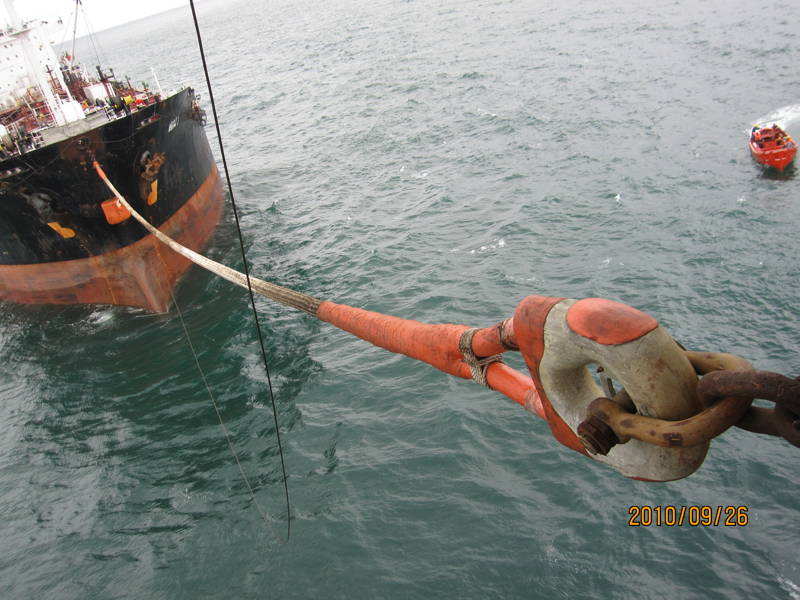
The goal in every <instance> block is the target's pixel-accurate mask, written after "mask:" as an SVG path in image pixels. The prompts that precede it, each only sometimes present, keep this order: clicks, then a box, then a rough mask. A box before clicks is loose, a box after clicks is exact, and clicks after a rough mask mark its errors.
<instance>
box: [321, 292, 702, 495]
mask: <svg viewBox="0 0 800 600" xmlns="http://www.w3.org/2000/svg"><path fill="white" fill-rule="evenodd" d="M316 316H317V317H318V318H319V319H321V320H323V321H326V322H328V323H330V324H332V325H334V326H336V327H338V328H339V329H342V330H344V331H347V332H349V333H352V334H354V335H356V336H358V337H360V338H361V339H364V340H366V341H368V342H370V343H372V344H374V345H376V346H380V347H381V348H385V349H386V350H389V351H391V352H396V353H401V354H405V355H406V356H409V357H411V358H415V359H417V360H421V361H423V362H426V363H428V364H430V365H433V366H434V367H436V368H437V369H440V370H442V371H444V372H445V373H449V374H451V375H455V376H457V377H463V378H465V379H470V378H473V370H472V369H471V368H470V364H469V363H474V362H475V359H478V360H480V358H481V357H490V356H492V355H497V354H501V353H503V352H505V351H507V350H515V349H519V351H520V352H521V353H522V356H523V358H524V359H525V363H526V364H527V366H528V369H529V371H530V376H528V375H523V374H522V373H519V372H518V371H516V370H514V369H512V368H510V367H508V366H507V365H505V364H503V363H502V362H499V361H497V360H495V361H493V362H489V363H488V364H487V365H484V366H483V367H481V369H482V370H484V371H485V383H486V385H488V387H490V388H492V389H494V390H497V391H498V392H501V393H502V394H504V395H506V396H508V397H509V398H511V399H512V400H514V401H516V402H518V403H519V404H521V405H523V406H525V407H526V408H528V409H529V410H530V411H532V412H533V413H535V414H536V415H538V416H539V417H541V418H543V419H545V420H546V421H547V423H548V424H549V426H550V429H551V431H552V433H553V435H554V436H555V438H556V439H557V440H558V441H559V442H561V443H562V444H564V445H565V446H568V447H569V448H572V449H573V450H576V451H578V452H580V453H582V454H587V455H588V453H587V451H586V449H585V447H584V443H583V442H582V441H581V439H580V437H579V436H578V433H577V432H578V426H579V425H580V424H581V422H582V421H583V420H584V419H585V417H586V414H587V409H588V406H589V404H590V403H591V402H592V401H593V400H594V399H596V398H598V397H601V396H604V395H605V393H604V392H603V390H602V389H601V388H600V387H599V386H598V385H597V383H596V382H595V381H594V378H593V377H592V374H591V373H590V371H589V370H588V369H587V366H588V365H599V366H603V368H604V370H605V372H606V373H608V374H610V375H611V376H612V377H613V378H614V379H616V380H618V381H619V382H620V383H621V384H622V385H623V386H624V388H625V389H626V390H627V391H628V393H629V394H630V397H631V398H635V399H637V400H635V401H634V402H635V408H636V410H637V412H638V413H640V414H643V415H648V416H651V417H657V418H661V419H668V420H677V419H685V418H688V417H690V416H692V415H694V414H696V413H698V412H700V411H701V410H702V408H703V407H702V406H701V405H700V403H699V400H698V397H697V393H696V387H697V375H696V374H695V371H694V368H693V367H692V365H691V364H690V362H689V359H688V358H687V357H686V354H685V352H683V351H682V350H681V349H680V348H679V346H678V345H677V344H676V343H675V342H674V340H672V338H671V337H670V336H669V335H668V334H667V333H666V332H665V331H664V330H663V329H662V328H661V327H660V326H659V325H658V322H657V321H656V320H655V319H653V318H652V317H650V316H648V315H646V314H644V313H642V312H640V311H638V310H636V309H634V308H631V307H629V306H626V305H624V304H620V303H618V302H613V301H610V300H604V299H600V298H589V299H584V300H578V301H575V300H567V299H563V298H550V297H545V296H529V297H528V298H525V299H524V300H523V301H522V302H521V303H520V304H519V306H518V307H517V309H516V311H515V313H514V316H513V317H512V318H511V319H507V320H505V321H503V322H501V323H498V324H497V325H494V326H492V327H486V328H484V329H478V330H477V331H474V333H473V335H472V339H471V344H470V347H469V348H467V349H466V351H464V352H462V350H461V348H463V345H462V343H463V336H464V335H465V333H466V332H469V331H470V328H469V327H467V326H465V325H430V324H426V323H420V322H417V321H410V320H407V319H401V318H398V317H392V316H387V315H383V314H379V313H374V312H370V311H366V310H362V309H359V308H353V307H351V306H345V305H341V304H335V303H333V302H328V301H325V302H322V303H321V304H320V305H319V308H318V309H317V312H316ZM470 349H471V352H470ZM707 451H708V443H707V442H706V443H702V444H699V445H696V446H693V447H689V448H683V447H661V446H655V445H651V444H646V443H644V442H640V441H638V440H634V439H631V440H629V441H627V443H625V444H621V445H617V446H615V447H613V448H611V450H610V452H608V454H607V455H599V454H593V455H591V456H592V458H594V459H596V460H599V461H601V462H604V463H607V464H609V465H611V466H613V467H614V468H616V469H618V470H619V471H621V472H622V473H623V474H624V475H626V476H628V477H633V478H637V479H646V480H651V481H666V480H672V479H679V478H681V477H686V476H687V475H689V474H691V473H693V472H694V471H695V470H696V469H697V468H698V467H699V466H700V465H701V464H702V462H703V459H704V458H705V455H706V452H707Z"/></svg>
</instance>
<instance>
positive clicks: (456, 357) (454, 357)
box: [95, 162, 800, 481]
mask: <svg viewBox="0 0 800 600" xmlns="http://www.w3.org/2000/svg"><path fill="white" fill-rule="evenodd" d="M95 169H96V170H97V173H98V175H99V176H100V178H101V179H102V180H103V181H104V182H105V184H106V185H107V186H108V187H109V189H110V190H111V191H112V192H113V193H114V195H115V197H117V198H118V199H119V201H120V202H121V203H122V204H123V205H124V206H125V207H126V208H127V209H128V210H129V211H130V212H131V214H132V215H133V216H134V217H135V218H136V219H137V220H138V221H139V222H140V223H141V224H142V225H143V226H144V227H145V228H146V229H147V230H148V231H149V232H150V233H152V234H153V235H154V236H155V237H157V238H158V239H159V240H161V241H162V242H164V243H165V244H167V245H168V246H169V247H170V248H172V249H173V250H175V251H176V252H178V253H180V254H181V255H183V256H185V257H186V258H188V259H189V260H191V261H193V262H195V263H196V264H198V265H199V266H201V267H203V268H205V269H208V270H210V271H211V272H213V273H215V274H217V275H219V276H221V277H223V278H225V279H227V280H228V281H231V282H232V283H234V284H236V285H240V286H242V287H245V285H246V283H245V280H244V276H243V275H242V274H241V273H238V272H237V271H234V270H233V269H231V268H229V267H226V266H225V265H222V264H220V263H217V262H215V261H212V260H210V259H208V258H205V257H203V256H202V255H200V254H198V253H197V252H194V251H192V250H189V249H188V248H185V247H183V246H181V245H180V244H179V243H178V242H176V241H174V240H172V239H170V238H169V237H168V236H166V235H164V234H163V233H162V232H160V231H159V230H158V229H156V228H155V227H153V226H152V225H151V224H150V223H148V222H147V221H146V219H144V218H143V217H141V215H139V214H138V213H137V212H136V211H135V210H134V209H133V208H132V207H131V206H130V204H128V202H127V201H126V200H125V199H124V198H123V197H122V196H121V195H120V194H119V193H118V192H117V190H116V189H115V188H114V187H113V185H112V184H111V182H110V181H109V180H108V178H107V177H106V175H105V173H104V172H103V170H102V168H100V165H99V164H97V163H96V162H95ZM250 281H251V285H252V289H253V290H254V291H255V292H256V293H258V294H261V295H263V296H266V297H267V298H270V299H272V300H275V301H277V302H280V303H282V304H284V305H286V306H290V307H292V308H296V309H298V310H302V311H303V312H306V313H308V314H310V315H313V316H315V317H316V318H317V319H319V320H321V321H324V322H326V323H330V324H331V325H333V326H334V327H337V328H338V329H341V330H342V331H346V332H348V333H351V334H352V335H355V336H357V337H359V338H361V339H363V340H365V341H367V342H369V343H371V344H373V345H375V346H378V347H381V348H385V349H386V350H389V351H390V352H394V353H398V354H404V355H406V356H408V357H410V358H413V359H416V360H420V361H422V362H425V363H427V364H429V365H431V366H433V367H435V368H437V369H439V370H440V371H443V372H445V373H449V374H450V375H454V376H456V377H461V378H463V379H473V380H474V381H476V382H477V383H480V384H481V385H484V386H487V387H489V388H490V389H492V390H495V391H497V392H499V393H501V394H503V395H505V396H506V397H508V398H510V399H512V400H514V401H515V402H517V403H518V404H520V405H522V406H523V407H525V408H527V409H528V410H530V411H531V412H533V413H534V414H536V415H537V416H539V417H541V418H542V419H544V420H545V421H546V422H547V424H548V425H549V427H550V430H551V432H552V434H553V436H554V437H555V438H556V439H557V440H558V441H559V442H560V443H561V444H563V445H564V446H567V447H568V448H571V449H573V450H576V451H577V452H580V453H581V454H584V455H585V456H590V457H591V458H593V459H594V460H597V461H599V462H603V463H605V464H608V465H610V466H612V467H613V468H615V469H617V470H618V471H620V472H621V473H622V474H623V475H625V476H627V477H632V478H636V479H643V480H649V481H670V480H674V479H680V478H682V477H686V476H688V475H690V474H691V473H693V472H694V471H695V470H696V469H697V468H698V467H699V466H700V465H701V464H702V463H703V460H704V459H705V456H706V453H707V451H708V448H709V440H710V439H711V438H713V437H715V436H717V435H719V434H721V433H722V432H723V431H725V430H726V429H727V428H728V427H730V426H731V425H737V426H741V427H743V428H745V429H748V430H752V431H755V432H758V433H764V434H768V435H780V436H782V437H784V438H785V439H786V440H787V441H789V442H790V443H792V444H794V445H798V446H800V433H798V432H800V416H799V415H800V382H798V381H797V380H790V379H788V378H784V377H783V376H782V375H778V374H768V373H765V372H754V371H753V370H752V367H751V366H750V365H749V363H747V361H745V360H744V359H743V358H740V357H736V356H734V355H726V354H719V353H707V352H704V353H699V352H690V351H687V350H685V349H683V348H682V347H681V346H679V344H677V343H676V342H675V340H673V339H672V337H671V336H670V335H669V334H668V333H667V332H666V331H665V330H664V329H663V328H662V327H661V326H660V325H659V324H658V322H657V321H656V320H655V319H654V318H653V317H651V316H650V315H647V314H645V313H642V312H640V311H638V310H636V309H635V308H632V307H630V306H627V305H625V304H621V303H619V302H614V301H611V300H606V299H602V298H584V299H582V300H570V299H565V298H551V297H547V296H528V297H527V298H524V299H523V300H522V301H521V302H520V303H519V304H518V305H517V308H516V310H515V312H514V315H513V316H512V317H511V318H508V319H505V320H504V321H502V322H500V323H498V324H496V325H493V326H490V327H484V328H480V329H477V328H470V327H468V326H466V325H453V324H429V323H420V322H418V321H413V320H409V319H402V318H399V317H393V316H390V315H384V314H381V313H376V312H372V311H368V310H364V309H360V308H355V307H352V306H347V305H344V304H337V303H334V302H331V301H329V300H324V301H323V300H318V299H316V298H313V297H311V296H308V295H306V294H301V293H299V292H295V291H293V290H290V289H288V288H283V287H281V286H278V285H275V284H272V283H268V282H266V281H262V280H260V279H256V278H253V277H251V278H250ZM510 350H512V351H513V350H516V351H519V352H520V354H521V355H522V358H523V359H524V360H525V363H526V365H527V367H528V371H529V374H523V373H521V372H519V371H517V370H515V369H512V368H511V367H509V366H508V365H506V364H505V363H504V362H503V361H502V360H500V355H501V354H502V353H504V352H507V351H510ZM593 365H595V366H598V367H601V368H602V372H603V374H604V375H605V376H606V377H608V378H609V383H608V385H607V386H606V389H603V388H601V387H600V386H599V385H598V384H597V382H596V381H595V380H594V378H593V376H592V373H591V372H590V371H589V369H588V367H589V366H593ZM719 371H724V372H725V373H726V375H725V376H724V377H720V376H717V375H714V374H713V373H712V372H719ZM698 376H702V377H703V379H698ZM706 377H707V378H708V379H707V383H705V384H703V382H704V381H706ZM611 380H613V381H615V382H617V383H618V384H619V387H620V392H618V393H615V394H614V398H613V399H612V398H607V397H606V396H607V395H609V394H611V393H613V390H614V385H613V384H612V383H611ZM698 382H700V383H701V384H703V385H701V386H698ZM756 397H758V398H765V399H772V400H774V401H775V408H774V410H766V409H760V408H756V407H752V406H750V404H751V403H752V400H753V399H754V398H756Z"/></svg>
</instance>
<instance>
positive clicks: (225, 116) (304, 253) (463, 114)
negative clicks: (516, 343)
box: [0, 0, 800, 599]
mask: <svg viewBox="0 0 800 600" xmlns="http://www.w3.org/2000/svg"><path fill="white" fill-rule="evenodd" d="M199 19H200V24H201V27H202V32H203V36H204V44H205V48H206V53H207V59H208V61H209V69H210V73H211V77H212V81H213V85H214V96H215V98H216V100H217V104H218V107H217V108H218V110H219V116H220V125H221V129H222V136H223V141H224V142H225V150H226V155H227V156H228V160H229V166H230V171H231V179H232V182H233V187H234V192H235V198H236V201H237V206H238V209H239V212H240V217H241V221H242V228H243V235H244V240H245V245H246V249H247V256H248V260H249V261H250V268H251V272H252V273H253V274H254V275H255V276H257V277H260V278H263V279H268V280H270V281H274V282H275V283H279V284H281V285H285V286H289V287H292V288H295V289H298V290H300V291H303V292H306V293H309V294H312V295H314V296H316V297H318V298H323V299H331V300H334V301H336V302H341V303H346V304H350V305H353V306H358V307H362V308H367V309H369V310H375V311H379V312H384V313H389V314H393V315H398V316H402V317H406V318H411V319H416V320H420V321H426V322H451V323H464V324H468V325H472V326H486V325H490V324H493V323H496V322H498V321H499V320H501V319H504V318H506V317H508V316H510V315H511V314H512V313H513V311H514V309H515V307H516V305H517V304H518V303H519V301H520V300H522V298H524V297H525V296H527V295H530V294H542V295H551V296H564V297H571V298H583V297H595V296H598V297H604V298H610V299H612V300H617V301H620V302H624V303H626V304H629V305H631V306H634V307H636V308H638V309H640V310H642V311H645V312H647V313H648V314H651V315H652V316H654V317H655V318H656V319H658V320H659V321H660V322H661V323H662V324H663V325H664V326H665V327H666V328H667V329H668V331H669V332H670V333H671V334H672V335H673V336H674V337H675V338H676V339H677V340H679V341H680V342H681V343H682V344H683V345H684V346H686V347H688V348H691V349H697V350H710V351H725V352H731V353H734V354H738V355H741V356H743V357H745V358H747V359H748V360H750V361H751V362H752V363H753V364H754V366H756V368H759V369H766V370H773V371H778V372H781V373H784V374H787V375H791V376H797V375H800V355H799V354H798V349H797V341H798V332H799V331H800V319H799V318H798V317H800V311H799V310H798V300H797V299H798V292H797V290H798V284H800V270H799V269H798V255H799V254H800V241H799V239H798V224H799V223H800V179H799V178H798V176H797V168H796V167H792V168H790V169H789V170H788V171H786V172H785V173H783V174H776V173H771V172H765V171H763V170H762V169H761V168H760V167H758V166H757V165H756V164H755V163H754V162H753V161H752V159H751V158H750V156H749V153H748V150H747V133H748V131H749V129H750V127H751V126H752V125H753V124H754V123H756V122H766V121H777V122H779V123H781V124H782V125H784V126H785V127H786V128H787V130H788V131H789V132H790V133H792V134H793V135H794V136H795V137H796V138H800V80H799V79H798V77H797V73H798V64H800V6H798V5H797V3H794V2H788V1H776V2H742V1H738V0H735V1H731V2H723V1H721V0H710V1H706V2H699V1H688V0H679V1H676V2H670V3H660V4H659V3H655V4H653V3H650V4H643V3H631V2H621V1H619V0H611V1H610V2H606V3H601V4H598V3H592V2H582V1H578V0H568V1H567V2H562V3H558V4H547V3H538V2H526V1H522V0H479V1H474V2H473V1H469V2H451V1H447V0H442V1H435V2H422V1H419V0H410V1H406V2H397V1H392V2H387V1H383V0H378V1H377V2H375V1H373V2H366V1H362V0H335V1H332V2H328V3H312V2H306V1H305V0H300V1H296V2H287V1H285V0H274V1H269V2H267V1H261V2H243V1H241V0H240V1H235V2H230V3H222V2H216V3H215V2H205V3H200V5H199ZM98 42H99V46H100V49H101V51H102V52H103V54H104V58H105V59H107V61H108V63H110V64H111V65H113V66H114V68H115V72H116V73H117V74H118V75H122V74H127V75H129V76H130V77H131V79H132V80H142V79H151V75H150V67H154V68H155V69H156V71H157V73H158V77H159V80H160V83H161V85H162V86H163V87H164V88H169V87H175V86H177V85H178V84H179V83H181V82H188V83H191V84H192V85H194V86H195V87H196V88H197V89H198V90H199V91H200V92H201V94H202V100H203V102H204V104H205V108H206V109H207V110H209V112H210V107H209V106H208V94H207V93H206V92H205V91H204V90H203V73H202V69H201V64H200V58H199V54H198V50H197V44H196V40H195V38H194V30H193V26H192V22H191V13H190V11H189V8H188V7H185V8H181V9H177V10H175V11H171V12H169V13H166V14H163V15H160V16H156V17H152V18H148V19H146V20H142V21H138V22H135V23H132V24H129V25H125V26H122V27H120V28H117V29H114V30H110V31H106V32H102V33H101V34H100V35H99V36H98ZM79 58H81V59H82V60H84V61H86V63H87V64H89V65H92V64H94V61H95V58H94V55H93V50H92V49H91V47H88V46H87V47H86V48H85V49H84V55H83V56H80V55H79ZM151 81H152V79H151ZM208 133H209V136H210V138H211V139H212V142H213V143H216V135H215V134H214V131H213V127H212V125H211V124H209V127H208ZM231 214H232V212H231V209H230V207H228V209H227V212H226V217H225V221H224V222H223V224H222V225H221V226H220V228H219V230H218V232H217V235H216V237H215V239H214V241H213V245H212V247H211V248H210V249H209V251H208V254H209V255H210V256H211V257H212V258H214V259H216V260H219V261H221V262H224V263H226V264H228V265H230V266H232V267H235V268H240V267H241V257H240V254H239V248H238V240H237V237H236V230H235V227H234V226H233V223H232V216H231ZM176 299H177V304H178V306H179V307H180V310H181V313H182V315H183V319H184V320H185V324H186V328H187V329H188V331H189V334H190V336H191V340H192V343H193V345H194V347H195V349H196V351H197V354H198V360H199V363H200V365H201V367H202V370H203V373H204V374H205V377H206V379H207V381H208V384H209V388H210V390H211V392H212V393H213V396H214V398H215V401H216V402H217V404H218V406H219V408H220V413H221V415H222V418H223V420H224V422H225V426H226V428H227V429H228V431H229V432H230V436H231V439H232V441H233V443H234V446H235V448H236V449H237V451H238V455H239V459H240V460H241V464H242V467H243V469H244V471H245V473H246V474H247V477H248V478H249V481H250V484H251V485H252V486H253V489H254V494H255V500H254V499H253V497H251V495H250V492H249V491H248V488H247V486H246V484H245V483H244V482H243V480H242V477H241V475H240V473H239V470H238V467H237V465H236V462H235V461H234V459H233V458H232V456H231V453H230V450H229V447H228V444H227V441H226V439H225V435H224V433H223V431H222V429H221V428H220V425H219V422H218V420H217V417H216V414H215V412H214V409H213V406H212V404H211V401H210V399H209V393H208V390H207V389H206V386H205V384H204V383H203V379H202V377H201V376H200V374H199V373H198V370H197V367H196V365H195V362H194V358H193V355H192V352H191V350H190V348H189V345H188V343H187V339H186V335H185V333H184V328H183V325H182V323H181V320H180V318H179V315H178V311H177V310H173V311H171V312H170V313H169V314H166V315H158V316H154V315H149V314H147V313H144V312H140V311H137V310H130V309H125V308H119V307H20V306H15V305H12V304H0V399H1V400H2V401H0V423H1V424H2V427H1V428H0V532H2V535H0V550H2V551H1V552H0V598H14V599H16V598H25V599H27V598H36V599H41V598H76V599H78V598H80V599H84V598H97V599H107V598H148V599H156V598H164V599H176V598H192V599H194V598H392V599H394V598H403V599H405V598H426V599H428V598H459V599H461V598H475V599H485V598H503V599H511V598H597V597H609V598H663V597H670V598H698V599H700V598H702V599H706V598H753V597H760V598H790V599H797V598H800V569H799V568H798V555H797V547H798V535H799V534H800V527H798V524H797V523H798V509H800V500H798V494H797V485H798V478H797V472H796V470H795V469H796V465H797V464H798V462H797V461H798V457H800V455H799V454H798V450H797V449H796V448H793V447H791V446H789V445H788V444H787V443H785V442H783V441H782V440H778V439H774V438H764V437H759V436H756V435H754V434H751V433H748V432H745V431H742V430H737V429H734V430H731V431H728V432H726V433H725V434H723V435H722V436H721V437H720V438H718V439H717V440H715V441H714V442H713V443H712V447H711V450H710V452H709V455H708V458H707V459H706V461H705V464H704V465H703V466H702V467H701V468H700V469H699V470H698V471H697V472H696V473H694V474H693V475H691V476H690V477H688V478H687V479H683V480H680V481H676V482H672V483H662V484H653V483H644V482H639V481H634V480H629V479H626V478H624V477H622V476H620V475H619V474H618V473H617V472H616V471H614V470H612V469H609V468H607V467H605V466H603V465H600V464H598V463H595V462H593V461H591V460H588V459H587V458H585V457H582V456H580V455H578V454H577V453H575V452H573V451H571V450H568V449H567V448H564V447H562V446H560V445H559V444H558V443H557V442H556V441H555V440H554V439H553V437H552V435H551V434H550V431H549V429H548V427H547V425H546V424H545V423H544V422H542V421H540V420H538V419H536V417H535V416H533V415H532V414H530V413H528V412H526V411H524V410H523V409H522V408H521V407H519V406H517V405H516V404H514V403H513V402H511V401H510V400H508V399H507V398H505V397H503V396H501V395H499V394H497V393H496V392H493V391H491V390H487V389H485V388H480V387H479V386H477V385H475V384H472V383H470V382H467V381H464V380H457V379H454V378H452V377H449V376H447V375H444V374H442V373H439V372H438V371H435V370H434V369H432V368H430V367H428V366H425V365H422V364H419V363H416V362H414V361H412V360H410V359H408V358H405V357H402V356H397V355H392V354H389V353H387V352H385V351H383V350H380V349H377V348H374V347H371V346H369V345H368V344H366V343H364V342H362V341H359V340H357V339H355V338H352V337H350V336H348V335H346V334H344V333H342V332H339V331H337V330H335V329H333V328H331V327H330V326H328V325H326V324H321V323H319V322H317V321H315V320H314V319H312V318H311V317H309V316H306V315H301V314H299V313H297V312H294V311H292V310H291V309H287V308H283V307H281V306H278V305H275V304H272V303H270V302H269V301H267V300H265V299H259V300H257V302H256V304H257V307H258V311H259V318H260V320H261V324H262V328H263V330H264V334H265V341H266V347H267V354H268V357H269V369H270V371H269V372H270V379H271V381H272V387H273V389H274V394H275V401H276V405H277V409H278V421H279V424H280V428H281V438H282V441H283V450H284V456H285V461H286V469H287V473H288V487H289V495H290V501H291V503H290V515H291V537H290V539H289V541H288V542H285V543H282V542H281V541H279V539H278V538H280V537H282V536H283V535H284V534H285V531H286V525H287V522H286V519H287V517H286V507H285V504H284V496H283V487H282V474H281V465H280V460H279V456H278V448H277V445H276V436H275V430H274V424H273V417H272V412H271V406H270V401H269V395H268V391H267V376H266V374H265V371H264V368H263V365H262V364H261V357H260V353H259V349H258V342H257V340H256V336H255V331H254V325H253V319H252V315H251V313H250V312H249V300H248V298H247V296H246V293H245V292H244V291H242V290H240V289H238V288H233V287H232V286H231V285H230V284H228V283H226V282H224V281H222V280H219V279H216V278H214V277H213V276H212V275H209V274H206V273H204V272H201V271H199V270H192V271H191V272H190V274H189V275H188V276H187V277H186V278H185V279H184V281H183V282H182V283H181V285H180V286H179V288H178V289H177V291H176ZM512 364H513V365H514V366H516V367H518V368H520V369H523V368H524V367H523V365H522V363H521V362H520V361H519V360H516V362H514V360H513V359H512ZM645 505H646V506H651V507H655V506H660V507H663V506H677V507H679V508H680V507H681V506H686V507H692V506H696V507H699V506H704V505H708V506H712V507H717V506H723V507H724V506H745V507H747V515H748V523H747V525H746V526H737V527H725V526H708V527H703V526H698V527H691V526H688V525H684V526H681V527H671V526H665V525H662V526H649V527H631V526H629V516H630V515H629V508H630V507H631V506H645ZM258 507H262V508H263V509H264V510H265V511H266V512H267V513H268V515H269V517H268V519H267V522H265V520H264V519H263V518H262V516H261V514H260V512H259V510H258Z"/></svg>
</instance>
